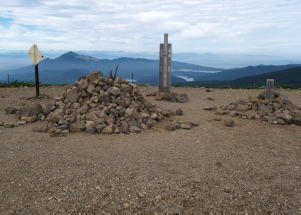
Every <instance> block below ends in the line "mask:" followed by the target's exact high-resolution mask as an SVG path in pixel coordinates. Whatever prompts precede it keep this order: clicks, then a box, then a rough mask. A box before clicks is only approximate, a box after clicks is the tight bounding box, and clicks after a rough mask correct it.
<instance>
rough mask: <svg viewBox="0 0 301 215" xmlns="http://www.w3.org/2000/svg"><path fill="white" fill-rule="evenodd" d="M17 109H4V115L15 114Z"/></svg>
mask: <svg viewBox="0 0 301 215" xmlns="http://www.w3.org/2000/svg"><path fill="white" fill-rule="evenodd" d="M17 110H18V109H17V108H15V107H7V108H5V113H6V114H15V113H16V112H17Z"/></svg>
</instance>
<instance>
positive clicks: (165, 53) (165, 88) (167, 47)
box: [159, 34, 172, 93]
mask: <svg viewBox="0 0 301 215" xmlns="http://www.w3.org/2000/svg"><path fill="white" fill-rule="evenodd" d="M171 49H172V45H171V44H170V43H168V34H164V43H163V44H160V74H159V92H163V93H170V86H171V58H172V55H171V53H172V50H171Z"/></svg>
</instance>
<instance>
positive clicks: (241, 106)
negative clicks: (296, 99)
mask: <svg viewBox="0 0 301 215" xmlns="http://www.w3.org/2000/svg"><path fill="white" fill-rule="evenodd" d="M204 110H208V111H215V114H217V115H225V114H227V115H230V116H232V117H240V118H243V119H257V120H262V121H264V122H268V123H272V124H281V125H285V124H296V125H301V108H300V107H297V106H296V105H294V104H293V103H292V102H291V101H290V100H289V99H288V97H287V96H285V95H282V94H279V93H277V92H274V95H273V97H272V98H270V99H265V92H262V93H260V94H259V95H258V96H250V97H249V101H244V100H239V101H237V102H232V103H230V104H229V105H226V106H222V107H206V108H204Z"/></svg>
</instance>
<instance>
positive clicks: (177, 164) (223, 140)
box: [0, 87, 301, 214]
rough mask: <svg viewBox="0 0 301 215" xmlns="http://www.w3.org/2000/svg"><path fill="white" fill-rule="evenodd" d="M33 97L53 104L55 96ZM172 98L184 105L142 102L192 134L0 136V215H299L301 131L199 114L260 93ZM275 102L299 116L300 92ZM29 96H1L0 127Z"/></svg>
mask: <svg viewBox="0 0 301 215" xmlns="http://www.w3.org/2000/svg"><path fill="white" fill-rule="evenodd" d="M154 89H155V88H152V87H142V88H141V91H142V92H143V93H147V92H151V91H153V90H154ZM41 91H42V93H45V94H47V95H50V96H56V95H59V94H60V93H62V92H63V88H62V87H46V88H43V89H41ZM174 91H178V92H185V93H187V94H188V95H189V98H190V102H189V103H186V104H174V103H168V102H164V101H154V100H153V98H147V99H149V100H150V101H151V102H153V103H157V104H158V105H159V106H161V107H164V108H169V109H172V110H175V109H177V108H179V107H180V108H182V109H183V110H184V115H183V116H177V117H174V118H175V119H183V120H187V121H193V122H198V123H200V126H199V127H196V128H193V129H191V130H176V131H174V132H168V131H165V130H164V129H163V127H164V122H162V123H160V124H159V125H158V126H157V127H156V128H154V129H152V130H150V131H147V132H145V133H143V134H139V135H92V134H86V133H76V134H70V135H68V136H67V137H50V135H49V134H47V133H34V132H31V128H30V125H25V126H22V127H17V128H4V127H0V166H1V168H0V214H101V213H121V212H131V213H137V212H140V213H143V214H144V213H147V212H152V213H154V212H157V213H159V214H161V213H166V212H169V213H197V214H234V213H241V214H256V213H257V214H301V126H299V127H298V126H292V125H285V126H281V125H270V124H265V123H262V122H259V121H254V120H243V119H235V121H236V125H235V126H234V127H232V128H229V127H225V125H224V123H223V122H222V121H221V122H218V121H214V120H213V119H214V118H215V115H214V114H213V113H211V112H207V111H204V110H203V108H204V107H205V106H208V105H226V104H228V103H230V102H232V101H236V100H238V99H247V98H248V96H249V95H257V94H258V93H259V92H260V91H258V90H228V89H220V90H218V89H215V90H214V92H205V89H200V88H175V89H174ZM281 93H284V94H286V95H288V96H289V98H290V99H291V101H293V102H294V103H295V104H297V105H299V106H301V91H298V90H282V91H281ZM33 95H34V89H33V88H26V89H25V88H23V89H22V88H19V89H13V88H10V89H5V88H0V122H1V121H3V122H14V121H15V120H16V118H15V116H11V115H5V114H4V109H5V107H7V106H17V105H20V104H22V103H27V102H30V100H28V99H25V97H29V96H33ZM209 96H210V97H212V98H214V100H212V101H209V100H207V97H209ZM221 118H223V119H227V118H229V116H221Z"/></svg>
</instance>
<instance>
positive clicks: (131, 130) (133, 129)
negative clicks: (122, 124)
mask: <svg viewBox="0 0 301 215" xmlns="http://www.w3.org/2000/svg"><path fill="white" fill-rule="evenodd" d="M129 131H130V133H136V134H138V133H141V132H142V129H140V128H138V127H137V126H131V127H130V128H129Z"/></svg>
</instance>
